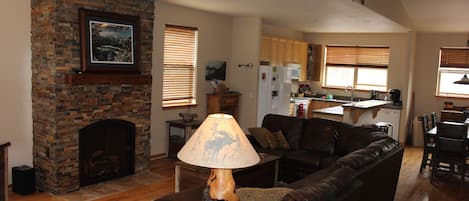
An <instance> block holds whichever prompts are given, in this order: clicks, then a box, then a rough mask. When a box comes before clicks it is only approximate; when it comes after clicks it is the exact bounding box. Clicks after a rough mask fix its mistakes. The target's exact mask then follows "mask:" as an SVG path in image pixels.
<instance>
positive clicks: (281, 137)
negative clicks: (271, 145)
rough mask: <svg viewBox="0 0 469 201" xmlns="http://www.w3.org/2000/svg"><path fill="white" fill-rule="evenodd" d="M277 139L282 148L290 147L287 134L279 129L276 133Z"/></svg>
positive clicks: (279, 146)
mask: <svg viewBox="0 0 469 201" xmlns="http://www.w3.org/2000/svg"><path fill="white" fill-rule="evenodd" d="M274 136H275V139H276V140H277V144H278V148H281V149H290V145H289V144H288V141H287V139H286V138H285V135H283V133H282V131H277V132H275V133H274Z"/></svg>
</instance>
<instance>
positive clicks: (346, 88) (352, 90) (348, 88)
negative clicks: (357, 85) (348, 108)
mask: <svg viewBox="0 0 469 201" xmlns="http://www.w3.org/2000/svg"><path fill="white" fill-rule="evenodd" d="M349 90H350V91H351V92H352V93H351V96H350V101H352V102H353V98H354V96H353V92H354V88H353V87H352V86H347V87H345V93H347V92H348V91H349Z"/></svg>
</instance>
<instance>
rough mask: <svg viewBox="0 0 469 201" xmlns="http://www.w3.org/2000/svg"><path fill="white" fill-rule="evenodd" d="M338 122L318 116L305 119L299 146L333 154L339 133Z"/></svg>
mask: <svg viewBox="0 0 469 201" xmlns="http://www.w3.org/2000/svg"><path fill="white" fill-rule="evenodd" d="M338 123H340V122H336V121H331V120H327V119H320V118H312V119H307V120H305V122H304V125H303V132H302V133H303V136H302V138H301V145H300V148H301V149H302V150H311V151H320V152H324V153H327V154H334V149H335V144H336V141H337V138H338V135H339V132H338V127H339V126H338Z"/></svg>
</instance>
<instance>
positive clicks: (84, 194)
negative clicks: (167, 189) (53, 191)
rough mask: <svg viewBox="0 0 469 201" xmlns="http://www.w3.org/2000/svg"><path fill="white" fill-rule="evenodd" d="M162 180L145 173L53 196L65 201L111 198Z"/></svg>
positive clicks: (156, 175) (147, 172) (158, 176)
mask: <svg viewBox="0 0 469 201" xmlns="http://www.w3.org/2000/svg"><path fill="white" fill-rule="evenodd" d="M162 179H163V176H162V175H159V174H157V173H154V172H151V171H143V172H140V173H137V174H135V175H131V176H127V177H123V178H119V179H114V180H112V181H107V182H102V183H98V184H94V185H89V186H85V187H82V188H80V190H78V191H74V192H71V193H67V194H62V195H53V196H54V197H57V198H59V199H60V200H64V201H86V200H95V199H99V198H103V197H106V196H111V195H112V194H116V193H121V192H125V191H129V190H131V189H136V188H141V187H143V186H146V185H151V184H153V183H156V182H159V181H161V180H162Z"/></svg>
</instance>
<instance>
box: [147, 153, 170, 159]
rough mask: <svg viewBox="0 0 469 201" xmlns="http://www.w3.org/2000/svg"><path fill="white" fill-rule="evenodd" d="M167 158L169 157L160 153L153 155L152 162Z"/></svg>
mask: <svg viewBox="0 0 469 201" xmlns="http://www.w3.org/2000/svg"><path fill="white" fill-rule="evenodd" d="M166 157H168V155H167V154H166V153H159V154H155V155H151V156H150V160H151V161H153V160H157V159H162V158H166Z"/></svg>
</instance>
